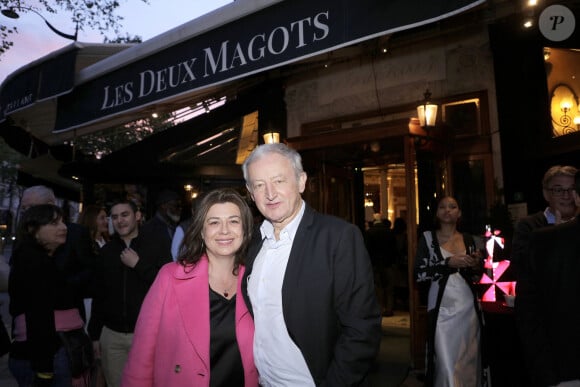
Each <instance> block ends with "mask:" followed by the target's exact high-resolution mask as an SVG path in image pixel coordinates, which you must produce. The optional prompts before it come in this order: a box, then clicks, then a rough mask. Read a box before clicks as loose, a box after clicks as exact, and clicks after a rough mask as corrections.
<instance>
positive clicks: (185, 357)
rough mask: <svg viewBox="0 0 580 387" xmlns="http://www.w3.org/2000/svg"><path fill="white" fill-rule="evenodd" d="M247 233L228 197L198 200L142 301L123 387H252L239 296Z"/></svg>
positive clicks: (248, 320)
mask: <svg viewBox="0 0 580 387" xmlns="http://www.w3.org/2000/svg"><path fill="white" fill-rule="evenodd" d="M252 227H253V224H252V212H251V210H250V208H249V207H248V204H247V203H246V201H245V200H244V198H242V196H240V195H239V194H238V193H237V192H236V191H234V190H231V189H220V190H215V191H211V192H209V193H208V194H207V195H206V196H205V197H204V198H203V200H202V201H201V203H200V205H199V208H198V209H197V210H196V212H195V215H194V218H193V222H192V225H191V226H190V227H189V228H188V230H187V232H186V234H185V237H184V239H183V245H182V248H181V249H180V253H179V256H178V258H177V261H176V262H171V263H168V264H166V265H164V266H163V267H162V269H161V270H160V272H159V274H158V276H157V278H156V280H155V282H154V283H153V285H152V286H151V288H150V290H149V292H148V294H147V296H146V297H145V300H144V302H143V305H142V307H141V312H140V314H139V318H138V320H137V326H136V328H135V336H134V340H133V345H132V348H131V351H130V353H129V358H128V361H127V364H126V366H125V369H124V372H123V379H122V384H121V385H122V386H123V387H152V386H159V387H163V386H172V387H180V386H184V387H185V386H246V387H253V386H258V372H257V370H256V368H255V366H254V356H253V340H254V323H253V320H252V316H251V315H250V313H249V311H248V308H247V306H246V304H245V303H244V298H243V297H242V296H241V293H240V289H241V279H242V276H243V274H244V264H243V263H244V257H245V255H246V250H247V246H248V244H249V241H250V239H251V235H252Z"/></svg>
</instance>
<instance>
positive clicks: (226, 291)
mask: <svg viewBox="0 0 580 387" xmlns="http://www.w3.org/2000/svg"><path fill="white" fill-rule="evenodd" d="M234 284H235V282H234ZM234 284H231V285H230V286H228V288H227V289H226V290H224V292H223V293H224V297H225V298H228V296H229V295H230V289H231V288H232V286H233V285H234Z"/></svg>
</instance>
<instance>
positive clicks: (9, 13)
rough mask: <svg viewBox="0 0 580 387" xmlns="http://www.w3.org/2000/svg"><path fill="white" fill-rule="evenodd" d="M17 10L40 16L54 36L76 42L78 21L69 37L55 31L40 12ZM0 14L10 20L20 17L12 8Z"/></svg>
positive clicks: (31, 9)
mask: <svg viewBox="0 0 580 387" xmlns="http://www.w3.org/2000/svg"><path fill="white" fill-rule="evenodd" d="M17 8H18V10H26V11H30V12H32V13H35V14H37V15H38V16H40V17H41V18H42V20H44V22H45V23H46V25H47V26H48V28H50V29H51V30H52V32H54V33H55V34H57V35H58V36H61V37H63V38H65V39H70V40H74V41H76V40H77V36H78V32H79V23H78V21H77V22H76V25H77V26H76V29H75V34H74V35H70V34H66V33H64V32H62V31H59V30H58V29H56V28H55V27H54V26H53V25H52V24H50V23H49V22H48V20H46V18H45V17H44V16H42V14H40V12H38V11H36V10H35V9H33V8H30V7H21V6H18V7H17ZM0 12H1V13H2V15H4V16H6V17H8V18H10V19H18V18H19V17H20V15H19V14H18V13H17V12H16V11H15V10H14V8H7V9H3V10H2V11H0Z"/></svg>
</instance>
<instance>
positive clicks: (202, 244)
mask: <svg viewBox="0 0 580 387" xmlns="http://www.w3.org/2000/svg"><path fill="white" fill-rule="evenodd" d="M242 172H243V176H244V180H245V183H246V189H247V192H248V194H249V197H246V196H245V195H242V194H241V193H240V192H239V191H238V190H235V189H233V188H221V189H215V190H212V191H210V192H207V193H205V194H204V195H203V196H202V197H201V198H200V199H199V200H198V203H197V205H196V206H195V207H194V208H192V211H191V216H190V217H187V219H185V220H182V219H181V201H180V197H179V195H177V194H176V193H175V192H172V191H162V192H160V193H159V195H158V197H157V198H156V202H155V204H156V212H155V214H154V215H153V216H152V218H151V219H150V220H147V221H144V220H143V212H142V209H141V208H140V207H139V205H138V203H136V202H135V201H133V200H131V199H130V198H121V199H119V200H117V201H115V202H114V203H112V205H111V206H110V207H108V208H105V207H103V206H101V205H87V206H85V208H84V209H83V211H82V212H81V214H80V217H79V220H78V223H70V222H69V221H68V219H66V216H65V215H64V214H63V211H62V209H61V208H59V207H58V206H57V205H56V198H55V196H54V193H53V192H52V190H51V189H49V188H47V187H44V186H35V187H30V188H28V189H26V190H25V191H24V193H23V196H22V199H21V211H22V216H21V217H20V220H19V222H18V229H17V236H16V242H15V245H14V248H13V253H12V256H11V257H10V267H9V280H8V284H7V286H8V292H9V297H10V314H11V316H12V319H13V321H12V324H11V325H12V327H13V329H12V332H10V337H11V340H12V342H11V344H10V353H9V368H10V371H11V373H12V374H13V375H14V377H15V379H16V380H17V383H18V386H19V387H28V386H59V387H60V386H63V387H68V386H75V387H76V386H79V387H80V386H89V385H91V386H98V387H104V386H108V387H118V386H125V387H147V386H151V387H153V386H319V385H326V386H365V385H369V372H370V371H371V368H372V366H373V364H374V361H375V358H376V356H377V353H378V350H379V344H380V340H381V317H382V316H392V315H393V310H394V307H395V305H394V304H395V302H394V282H395V279H394V278H395V275H394V268H395V267H396V265H397V264H398V263H400V262H406V260H407V257H406V254H407V237H406V232H407V227H406V225H405V223H404V221H403V220H402V219H397V220H396V221H395V226H394V227H393V228H391V227H390V222H388V220H386V219H384V218H383V217H382V216H381V215H380V214H376V217H375V219H374V221H373V222H372V224H370V225H369V227H368V229H367V230H364V231H361V230H360V229H359V228H358V227H357V226H355V225H353V224H351V223H349V222H346V221H344V220H341V219H338V218H336V217H333V216H329V215H324V214H321V213H319V212H316V211H315V210H314V209H313V208H311V207H310V206H309V205H308V204H307V203H306V202H305V201H304V200H303V198H302V194H303V192H304V189H305V187H306V181H307V175H306V173H305V171H304V170H303V167H302V161H301V157H300V155H299V154H298V153H297V152H296V151H295V150H293V149H291V148H289V147H288V146H286V145H284V144H264V145H260V146H258V147H256V148H255V150H254V151H253V152H252V153H251V154H250V155H249V157H248V158H247V159H246V160H245V162H244V164H243V165H242ZM542 184H543V194H544V198H545V199H546V201H547V203H548V206H547V208H546V209H545V210H544V211H542V212H540V213H538V214H534V215H531V216H529V217H527V218H524V219H521V220H520V221H519V222H518V223H517V224H516V227H515V230H516V232H515V235H514V240H513V258H512V259H513V262H514V265H515V267H516V269H517V270H516V275H517V292H516V293H517V297H516V304H515V315H516V321H517V327H518V332H519V334H520V338H521V341H520V342H521V345H522V348H523V353H524V355H525V361H526V362H527V364H529V376H530V379H529V380H530V381H531V382H530V383H531V384H533V385H538V386H579V385H580V367H578V365H579V364H580V349H579V348H580V334H578V333H576V332H578V329H577V327H578V326H579V324H580V312H579V311H578V308H576V307H574V305H576V304H577V301H578V299H579V297H580V285H579V282H578V277H579V276H580V270H579V269H580V260H579V257H580V242H578V239H576V238H575V236H576V237H577V236H578V227H580V226H579V225H578V218H577V216H578V215H577V213H578V211H577V208H578V206H580V196H579V194H578V193H579V192H580V191H579V190H580V173H578V172H577V170H576V169H575V168H574V167H570V166H555V167H553V168H550V169H549V170H548V171H547V172H546V175H545V176H544V180H543V182H542ZM252 202H253V203H252ZM252 205H255V207H254V208H252ZM255 209H257V211H259V216H256V212H255ZM461 214H462V213H461V208H460V203H458V201H457V200H456V199H455V198H453V197H451V196H445V197H441V198H440V199H439V201H438V204H437V207H436V210H435V226H434V227H433V229H431V230H428V231H425V232H423V233H422V234H421V235H419V236H418V237H419V238H418V239H419V240H418V244H417V250H416V252H414V253H415V259H414V268H412V270H414V272H415V278H416V281H417V282H418V283H425V284H427V287H428V294H427V300H426V304H427V305H426V306H427V319H428V321H427V327H428V328H427V332H426V334H425V336H426V338H427V339H426V343H425V344H426V354H427V356H426V373H425V380H424V381H425V385H426V386H470V387H471V386H474V387H479V386H488V385H489V381H490V373H489V372H490V370H489V367H488V363H487V359H486V356H485V354H486V352H485V340H484V339H483V338H484V335H485V330H486V327H485V321H484V320H485V319H484V314H483V312H482V309H481V305H480V299H479V295H478V292H477V289H476V287H475V284H476V283H477V282H478V280H479V278H480V277H481V275H482V273H483V272H484V258H485V257H486V253H485V251H484V243H483V241H482V240H481V239H480V238H478V237H477V236H474V235H471V234H469V233H465V232H462V231H461V229H460V226H459V225H460V219H461ZM180 221H181V222H180ZM111 229H112V231H113V232H112V233H110V232H109V231H110V230H111ZM0 285H2V284H1V283H0ZM548 310H550V312H549V313H546V311H548ZM95 365H98V367H96V366H95ZM491 372H493V370H491Z"/></svg>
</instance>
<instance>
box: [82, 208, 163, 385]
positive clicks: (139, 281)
mask: <svg viewBox="0 0 580 387" xmlns="http://www.w3.org/2000/svg"><path fill="white" fill-rule="evenodd" d="M110 217H111V220H112V223H113V228H114V230H115V234H114V235H113V238H112V239H111V240H110V241H109V242H108V243H107V244H105V245H104V246H103V247H102V248H101V251H100V259H99V261H98V265H97V270H96V275H95V296H94V298H93V307H92V315H91V320H90V322H89V329H88V331H89V335H90V336H91V338H92V339H93V343H94V347H95V354H96V356H97V358H98V357H100V358H101V363H102V367H103V373H104V374H105V380H106V382H107V386H109V387H118V386H119V385H120V383H121V375H122V373H123V367H124V365H125V362H126V361H127V356H128V354H129V349H130V348H131V343H132V341H133V331H134V330H135V323H136V322H137V317H138V315H139V309H140V308H141V304H142V302H143V299H144V298H145V295H146V294H147V291H148V290H149V287H150V286H151V284H152V283H153V280H154V279H155V276H156V275H157V272H158V271H159V269H160V268H161V266H162V265H163V264H164V263H166V262H170V261H171V256H170V255H168V254H167V252H166V251H165V250H164V249H163V247H162V246H161V245H160V244H159V243H157V242H156V241H155V239H151V238H150V237H148V236H147V235H144V234H143V233H141V232H140V231H139V221H140V220H141V213H140V212H139V211H138V209H137V205H136V204H135V203H134V202H132V201H130V200H122V201H119V202H117V203H115V204H113V206H112V207H111V212H110Z"/></svg>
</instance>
